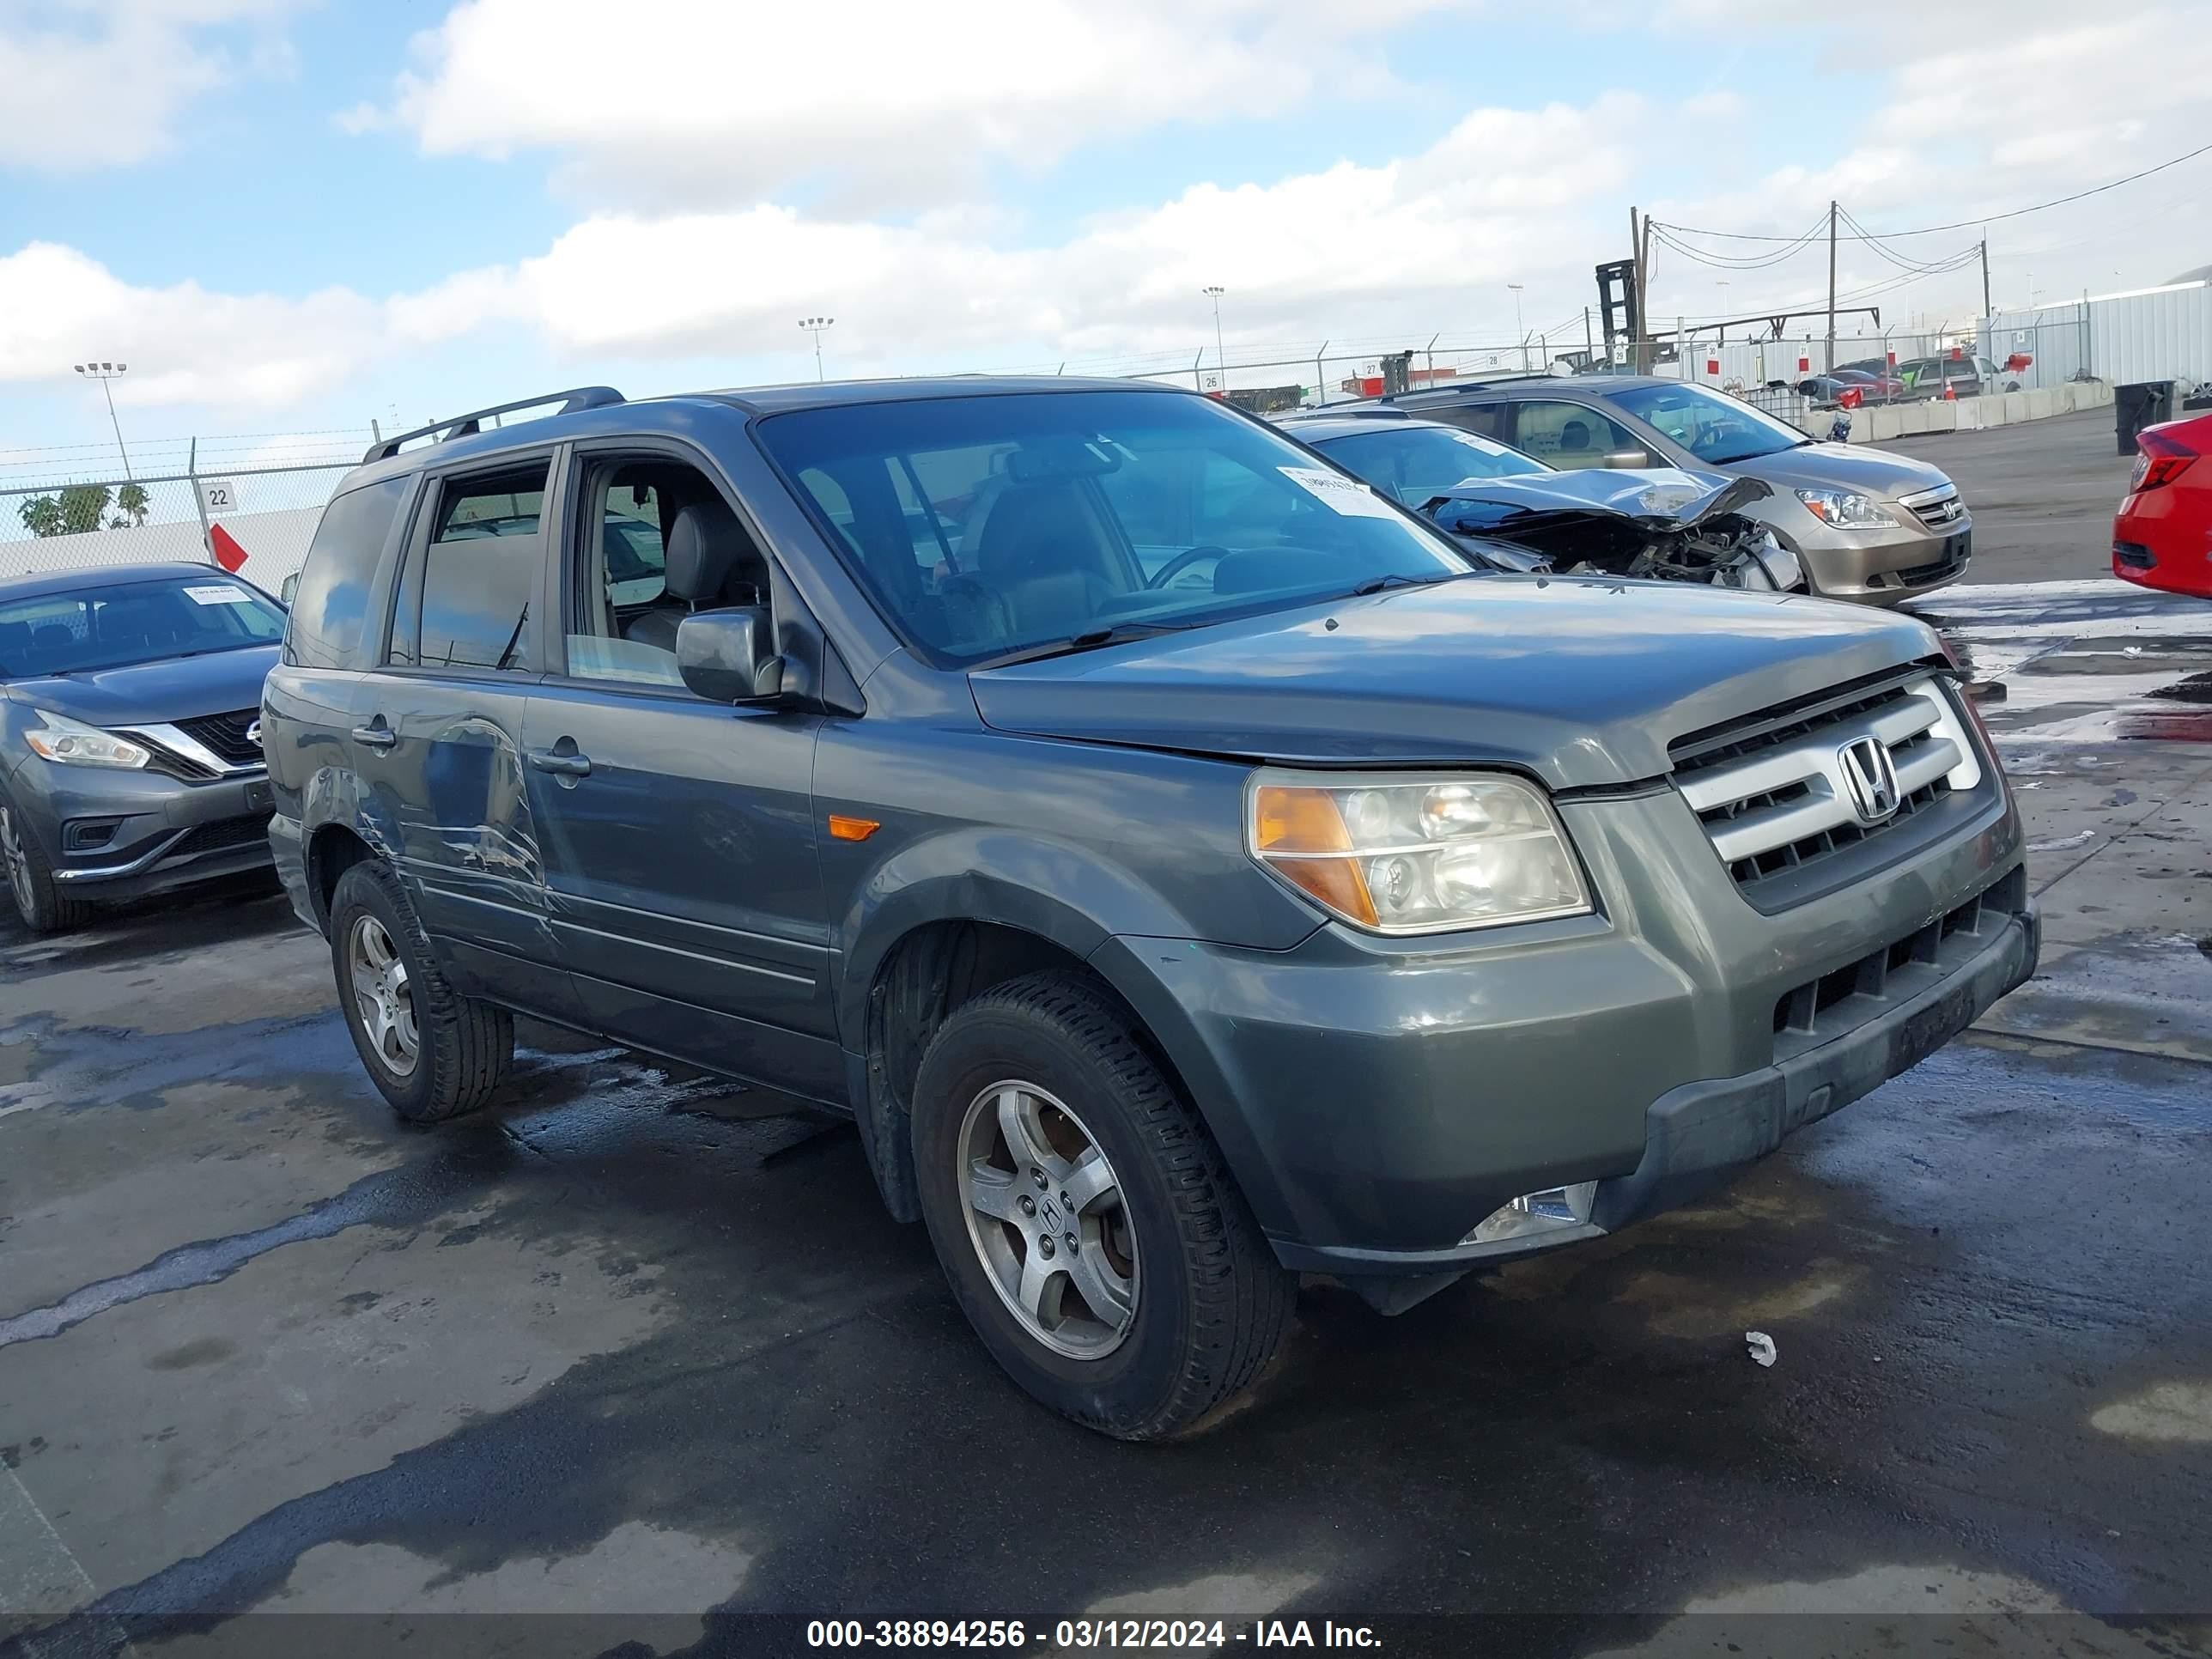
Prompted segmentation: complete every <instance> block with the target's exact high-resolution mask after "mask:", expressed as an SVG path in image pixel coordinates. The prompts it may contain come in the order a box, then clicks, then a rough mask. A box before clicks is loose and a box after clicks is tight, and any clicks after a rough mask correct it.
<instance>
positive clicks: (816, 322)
mask: <svg viewBox="0 0 2212 1659" xmlns="http://www.w3.org/2000/svg"><path fill="white" fill-rule="evenodd" d="M836 320H837V319H836V318H835V317H801V318H800V319H799V327H801V328H803V329H805V331H807V332H808V333H809V334H811V335H812V336H813V337H814V378H815V379H816V380H821V379H822V378H823V374H822V331H823V329H825V328H827V327H829V325H830V324H832V323H834V322H836Z"/></svg>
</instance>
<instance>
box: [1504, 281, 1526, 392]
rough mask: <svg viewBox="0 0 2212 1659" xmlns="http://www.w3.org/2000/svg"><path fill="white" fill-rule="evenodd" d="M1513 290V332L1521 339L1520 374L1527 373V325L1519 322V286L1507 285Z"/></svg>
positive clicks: (1514, 284) (1515, 284) (1517, 284)
mask: <svg viewBox="0 0 2212 1659" xmlns="http://www.w3.org/2000/svg"><path fill="white" fill-rule="evenodd" d="M1505 286H1506V287H1508V288H1510V289H1512V290H1513V331H1514V332H1515V333H1516V334H1518V335H1519V336H1520V337H1521V372H1522V374H1527V373H1528V325H1527V324H1526V323H1524V322H1522V320H1521V284H1520V283H1506V285H1505Z"/></svg>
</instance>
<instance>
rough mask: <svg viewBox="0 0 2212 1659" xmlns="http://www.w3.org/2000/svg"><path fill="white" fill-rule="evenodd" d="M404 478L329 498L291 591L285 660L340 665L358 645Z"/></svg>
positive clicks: (299, 664) (311, 665) (403, 496)
mask: <svg viewBox="0 0 2212 1659" xmlns="http://www.w3.org/2000/svg"><path fill="white" fill-rule="evenodd" d="M407 484H408V480H407V479H406V478H404V477H398V478H386V479H384V480H382V481H381V482H380V483H373V484H363V485H362V487H361V488H360V489H349V490H348V491H346V493H345V494H344V495H339V496H336V497H334V498H332V500H331V504H330V505H329V506H328V507H325V508H324V509H323V521H322V523H321V524H319V526H316V529H315V538H314V540H313V542H312V543H310V544H308V547H307V563H306V565H304V566H303V567H302V568H301V571H300V586H299V588H298V590H297V591H296V592H294V594H293V595H292V615H291V619H290V622H289V624H288V625H287V626H286V629H285V631H284V660H285V661H286V662H288V663H291V664H293V665H295V666H297V667H301V668H342V667H343V666H345V665H347V664H348V663H349V662H350V661H351V660H352V659H353V654H354V653H355V651H356V649H357V648H358V647H360V645H361V635H362V623H363V621H364V619H365V618H366V617H367V615H368V590H369V585H370V583H372V582H373V581H374V580H375V578H376V565H377V561H378V560H379V559H380V557H381V556H383V553H384V544H385V543H386V541H387V540H388V539H389V538H390V537H391V534H392V521H393V520H395V519H397V518H398V516H399V507H400V503H401V502H402V501H404V500H406V498H407Z"/></svg>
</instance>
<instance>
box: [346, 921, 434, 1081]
mask: <svg viewBox="0 0 2212 1659" xmlns="http://www.w3.org/2000/svg"><path fill="white" fill-rule="evenodd" d="M346 968H347V977H348V978H349V980H351V981H352V982H353V1000H354V1006H355V1007H356V1009H357V1010H359V1012H360V1014H361V1026H362V1030H363V1031H364V1032H365V1033H367V1034H368V1042H369V1047H370V1048H374V1050H375V1051H376V1057H377V1059H378V1060H380V1061H382V1062H383V1064H384V1066H385V1069H386V1071H388V1072H390V1073H392V1076H394V1077H410V1076H412V1075H413V1073H414V1071H415V1062H416V1060H417V1059H418V1058H419V1057H420V1056H421V1054H422V1035H421V1033H420V1031H419V1030H417V1029H416V1024H415V992H414V987H412V986H410V984H409V983H408V981H407V961H406V958H405V957H402V956H401V955H400V954H399V947H398V945H394V944H393V943H392V934H391V933H390V932H389V931H388V930H387V929H386V927H385V925H384V924H383V923H382V922H380V921H378V920H377V919H376V918H375V917H374V916H357V917H356V918H355V919H354V924H353V928H352V931H351V932H350V933H349V934H348V936H347V939H346Z"/></svg>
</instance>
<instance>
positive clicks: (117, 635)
mask: <svg viewBox="0 0 2212 1659" xmlns="http://www.w3.org/2000/svg"><path fill="white" fill-rule="evenodd" d="M283 635H284V613H283V611H279V610H278V609H277V608H276V606H275V605H271V604H270V602H269V601H268V600H267V599H263V598H262V597H261V595H260V594H258V593H257V592H254V591H253V590H252V588H250V587H248V586H246V585H245V584H244V583H243V582H236V581H233V580H230V579H229V578H228V577H227V576H225V575H224V574H222V572H221V571H220V570H210V572H209V573H208V574H206V575H205V576H172V577H164V578H162V579H161V580H155V581H143V582H118V583H106V584H94V585H91V586H86V587H83V588H81V589H78V590H76V591H73V592H59V593H42V594H40V595H39V596H38V597H37V598H35V599H16V600H14V601H13V602H7V601H0V679H27V678H33V677H35V676H38V675H42V674H77V673H84V672H88V671H91V670H94V669H100V668H125V667H128V666H130V665H131V664H134V663H142V662H160V661H161V660H163V659H166V658H170V657H192V656H198V655H200V654H201V653H204V652H209V651H236V650H240V649H242V648H243V647H246V646H250V645H274V644H276V641H278V640H280V639H282V638H283Z"/></svg>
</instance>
